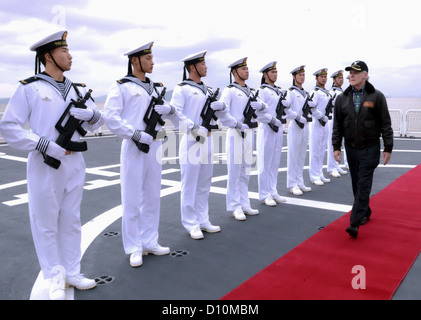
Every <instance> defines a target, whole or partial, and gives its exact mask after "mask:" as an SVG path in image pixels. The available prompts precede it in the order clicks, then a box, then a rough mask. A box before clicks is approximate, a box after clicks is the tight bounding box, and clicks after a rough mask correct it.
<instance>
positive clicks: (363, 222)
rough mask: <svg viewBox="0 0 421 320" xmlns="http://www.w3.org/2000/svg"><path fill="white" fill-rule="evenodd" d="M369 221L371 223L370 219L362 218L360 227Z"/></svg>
mask: <svg viewBox="0 0 421 320" xmlns="http://www.w3.org/2000/svg"><path fill="white" fill-rule="evenodd" d="M368 221H370V217H369V216H368V217H362V218H361V220H360V226H363V225H365V224H366V223H367V222H368Z"/></svg>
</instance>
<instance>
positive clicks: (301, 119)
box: [297, 116, 307, 124]
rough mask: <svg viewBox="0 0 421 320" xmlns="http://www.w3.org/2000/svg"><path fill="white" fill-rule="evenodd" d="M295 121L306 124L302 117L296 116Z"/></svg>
mask: <svg viewBox="0 0 421 320" xmlns="http://www.w3.org/2000/svg"><path fill="white" fill-rule="evenodd" d="M298 118H299V119H298ZM297 120H298V122H301V123H302V124H306V123H307V119H306V118H304V117H302V116H297Z"/></svg>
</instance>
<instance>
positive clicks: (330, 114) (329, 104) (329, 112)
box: [319, 93, 336, 127]
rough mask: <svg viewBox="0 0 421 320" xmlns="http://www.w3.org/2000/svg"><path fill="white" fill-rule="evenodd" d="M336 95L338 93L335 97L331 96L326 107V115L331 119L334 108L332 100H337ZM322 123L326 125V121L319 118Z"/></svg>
mask: <svg viewBox="0 0 421 320" xmlns="http://www.w3.org/2000/svg"><path fill="white" fill-rule="evenodd" d="M335 97H336V93H335V95H334V96H333V97H331V98H330V99H329V102H328V103H327V105H326V108H325V116H326V117H327V118H328V119H329V120H332V110H333V104H332V101H333V100H335ZM319 122H320V124H321V125H322V126H323V127H324V126H325V125H326V122H324V121H323V120H322V119H319Z"/></svg>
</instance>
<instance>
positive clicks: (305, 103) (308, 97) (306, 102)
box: [295, 92, 314, 129]
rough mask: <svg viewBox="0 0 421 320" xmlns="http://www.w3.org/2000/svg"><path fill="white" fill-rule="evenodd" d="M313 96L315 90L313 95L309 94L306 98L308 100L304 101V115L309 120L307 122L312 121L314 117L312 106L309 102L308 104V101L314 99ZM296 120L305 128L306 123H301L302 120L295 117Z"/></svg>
mask: <svg viewBox="0 0 421 320" xmlns="http://www.w3.org/2000/svg"><path fill="white" fill-rule="evenodd" d="M313 97H314V92H313V94H312V95H311V97H310V96H307V99H306V101H305V102H304V105H303V109H302V110H303V117H304V118H306V120H307V122H311V121H312V118H311V115H310V114H311V110H310V109H311V107H310V106H309V104H308V102H309V101H312V100H313ZM295 122H296V123H297V124H298V126H299V127H300V128H301V129H303V128H304V123H301V122H300V121H298V120H297V119H295Z"/></svg>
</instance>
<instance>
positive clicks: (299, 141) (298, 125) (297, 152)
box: [283, 65, 321, 195]
mask: <svg viewBox="0 0 421 320" xmlns="http://www.w3.org/2000/svg"><path fill="white" fill-rule="evenodd" d="M290 73H291V74H292V77H293V85H292V87H291V88H289V89H288V93H287V96H286V99H285V101H283V104H284V106H286V107H290V108H291V110H292V111H293V112H290V115H288V118H291V119H292V121H291V122H290V124H289V127H288V136H287V139H288V160H287V188H288V189H289V191H290V192H291V193H292V194H293V195H303V192H309V191H311V188H310V187H307V186H306V185H305V184H304V179H303V170H304V163H305V159H306V153H307V146H308V139H309V132H308V124H307V120H306V118H304V117H303V116H302V115H303V110H302V108H303V106H304V104H305V102H306V100H307V98H309V94H308V92H307V91H305V90H304V88H303V84H304V82H305V65H302V66H299V67H297V68H295V69H293V70H292V71H291V72H290ZM311 112H312V114H313V116H316V117H318V118H320V117H321V113H320V112H318V111H317V108H312V110H311ZM294 116H295V118H294Z"/></svg>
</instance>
